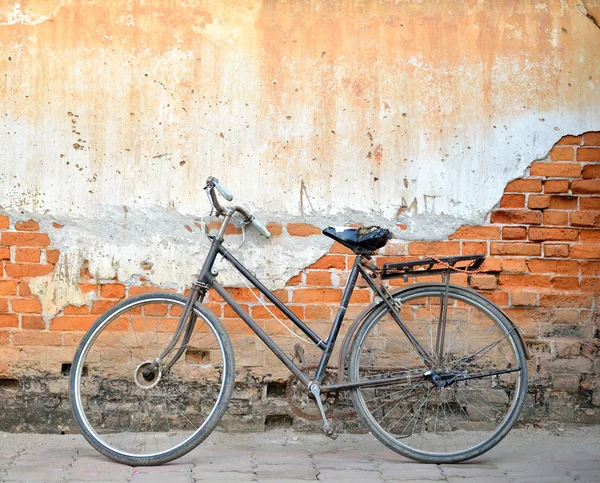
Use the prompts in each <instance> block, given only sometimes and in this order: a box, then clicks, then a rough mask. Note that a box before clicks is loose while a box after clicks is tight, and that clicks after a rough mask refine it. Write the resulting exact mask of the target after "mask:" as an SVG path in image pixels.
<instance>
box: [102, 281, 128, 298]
mask: <svg viewBox="0 0 600 483" xmlns="http://www.w3.org/2000/svg"><path fill="white" fill-rule="evenodd" d="M100 294H101V297H102V298H103V299H121V298H123V297H125V285H122V284H120V283H107V284H104V285H102V287H101V289H100Z"/></svg>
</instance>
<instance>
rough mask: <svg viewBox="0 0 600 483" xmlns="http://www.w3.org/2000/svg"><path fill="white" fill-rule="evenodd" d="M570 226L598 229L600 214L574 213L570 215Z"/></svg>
mask: <svg viewBox="0 0 600 483" xmlns="http://www.w3.org/2000/svg"><path fill="white" fill-rule="evenodd" d="M569 216H570V217H571V226H586V227H600V213H598V212H587V213H586V212H575V213H570V214H569Z"/></svg>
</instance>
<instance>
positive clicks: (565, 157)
mask: <svg viewBox="0 0 600 483" xmlns="http://www.w3.org/2000/svg"><path fill="white" fill-rule="evenodd" d="M549 156H550V159H551V160H552V161H573V160H574V159H575V149H573V148H565V147H556V146H555V147H553V148H552V149H551V150H550V154H549Z"/></svg>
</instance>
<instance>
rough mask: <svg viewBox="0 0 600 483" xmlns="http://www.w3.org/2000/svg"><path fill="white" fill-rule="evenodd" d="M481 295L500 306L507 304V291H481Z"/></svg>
mask: <svg viewBox="0 0 600 483" xmlns="http://www.w3.org/2000/svg"><path fill="white" fill-rule="evenodd" d="M481 295H483V296H484V297H485V298H486V299H488V300H490V301H491V302H493V303H495V304H496V305H498V306H500V307H506V306H507V305H508V293H506V292H498V291H497V290H496V291H494V292H483V293H482V294H481Z"/></svg>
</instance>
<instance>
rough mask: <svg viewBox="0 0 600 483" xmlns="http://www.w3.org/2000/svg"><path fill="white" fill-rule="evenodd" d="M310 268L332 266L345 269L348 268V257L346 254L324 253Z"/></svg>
mask: <svg viewBox="0 0 600 483" xmlns="http://www.w3.org/2000/svg"><path fill="white" fill-rule="evenodd" d="M308 268H314V269H317V270H319V269H322V270H328V269H330V268H335V269H337V270H344V269H345V268H346V257H345V256H344V255H324V256H322V257H321V258H319V259H318V260H317V261H316V262H315V263H313V264H312V265H311V266H310V267H308Z"/></svg>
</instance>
